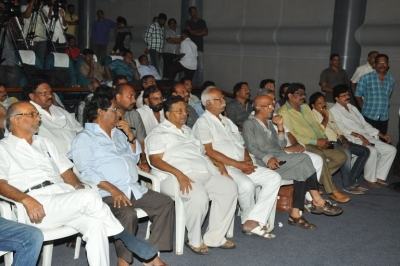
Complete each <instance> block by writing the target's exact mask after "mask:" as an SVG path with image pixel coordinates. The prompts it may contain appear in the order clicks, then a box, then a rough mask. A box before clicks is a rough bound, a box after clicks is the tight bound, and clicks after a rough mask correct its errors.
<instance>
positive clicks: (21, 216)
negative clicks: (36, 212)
mask: <svg viewBox="0 0 400 266" xmlns="http://www.w3.org/2000/svg"><path fill="white" fill-rule="evenodd" d="M0 199H3V200H4V201H5V202H8V203H9V204H11V205H15V207H16V210H17V213H16V215H17V220H18V222H20V223H23V224H24V223H25V207H24V205H22V203H20V202H16V201H14V200H12V199H9V198H7V197H4V196H2V195H0Z"/></svg>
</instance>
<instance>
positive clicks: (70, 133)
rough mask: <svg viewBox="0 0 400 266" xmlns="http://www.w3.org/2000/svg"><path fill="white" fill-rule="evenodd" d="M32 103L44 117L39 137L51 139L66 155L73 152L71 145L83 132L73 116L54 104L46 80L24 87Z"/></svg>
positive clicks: (33, 82) (32, 82)
mask: <svg viewBox="0 0 400 266" xmlns="http://www.w3.org/2000/svg"><path fill="white" fill-rule="evenodd" d="M24 92H25V93H27V94H28V96H29V99H30V100H31V101H30V103H31V104H33V105H34V106H35V107H36V109H37V110H38V111H39V113H40V114H41V115H42V123H41V125H40V127H39V132H38V135H40V136H43V137H46V138H49V139H50V140H51V141H52V142H53V143H54V144H55V145H56V147H57V149H58V150H59V151H60V152H61V153H62V154H64V155H67V153H68V152H69V151H70V150H71V143H72V140H73V139H74V137H75V136H76V134H77V133H78V132H80V131H81V130H83V127H82V125H81V124H80V123H79V122H78V121H76V119H75V118H74V117H73V115H72V114H70V113H69V112H67V111H66V110H64V109H62V108H61V107H58V106H55V105H54V104H53V102H54V98H53V94H52V90H51V87H50V85H49V84H48V83H47V81H46V80H42V79H36V80H32V81H31V82H30V83H29V84H28V85H27V86H25V87H24Z"/></svg>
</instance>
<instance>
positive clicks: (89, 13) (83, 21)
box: [78, 0, 96, 50]
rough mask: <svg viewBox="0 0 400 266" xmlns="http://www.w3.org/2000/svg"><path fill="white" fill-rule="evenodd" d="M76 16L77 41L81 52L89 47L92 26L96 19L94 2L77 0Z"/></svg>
mask: <svg viewBox="0 0 400 266" xmlns="http://www.w3.org/2000/svg"><path fill="white" fill-rule="evenodd" d="M78 16H79V31H78V40H79V48H80V49H81V50H82V49H85V48H89V47H90V36H91V34H92V24H93V21H94V20H95V19H96V10H95V0H79V1H78Z"/></svg>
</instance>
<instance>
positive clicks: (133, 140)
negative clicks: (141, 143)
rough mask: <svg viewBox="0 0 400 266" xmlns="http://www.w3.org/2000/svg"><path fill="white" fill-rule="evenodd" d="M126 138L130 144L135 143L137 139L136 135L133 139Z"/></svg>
mask: <svg viewBox="0 0 400 266" xmlns="http://www.w3.org/2000/svg"><path fill="white" fill-rule="evenodd" d="M126 140H127V141H128V142H129V143H130V144H134V143H135V140H136V137H133V139H132V140H129V138H127V139H126Z"/></svg>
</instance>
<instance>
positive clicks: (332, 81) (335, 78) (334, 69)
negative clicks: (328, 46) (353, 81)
mask: <svg viewBox="0 0 400 266" xmlns="http://www.w3.org/2000/svg"><path fill="white" fill-rule="evenodd" d="M329 64H330V67H328V68H326V69H324V70H323V71H322V72H321V75H320V78H319V85H320V86H321V90H322V91H323V92H325V101H327V102H329V103H334V101H333V97H332V91H333V87H335V86H336V85H339V84H346V85H349V83H350V79H349V77H348V76H347V72H346V70H344V69H343V68H340V56H339V55H338V54H332V55H331V57H330V58H329Z"/></svg>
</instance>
